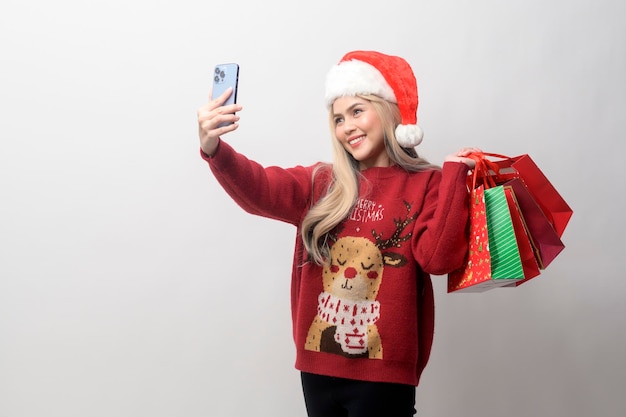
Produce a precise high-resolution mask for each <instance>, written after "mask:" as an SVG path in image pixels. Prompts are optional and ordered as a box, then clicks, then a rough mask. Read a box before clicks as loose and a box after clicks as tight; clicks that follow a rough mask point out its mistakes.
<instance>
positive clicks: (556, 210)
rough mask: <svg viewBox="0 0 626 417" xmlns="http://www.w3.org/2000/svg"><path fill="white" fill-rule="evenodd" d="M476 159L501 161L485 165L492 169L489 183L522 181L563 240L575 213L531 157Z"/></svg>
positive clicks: (494, 155) (496, 155)
mask: <svg viewBox="0 0 626 417" xmlns="http://www.w3.org/2000/svg"><path fill="white" fill-rule="evenodd" d="M476 155H478V156H482V157H483V158H484V157H486V156H488V157H494V158H499V160H496V161H489V160H487V162H485V163H486V164H487V165H488V167H489V168H490V171H489V172H488V173H487V176H490V177H491V178H489V181H491V182H495V183H496V184H503V183H505V182H506V181H509V180H511V179H513V178H519V179H520V180H521V181H522V182H523V183H524V185H525V186H526V188H527V189H528V191H529V192H530V194H531V195H532V196H533V198H534V199H535V201H536V202H537V204H538V205H539V207H540V208H541V210H542V211H543V213H544V215H545V216H546V218H547V219H548V221H549V222H550V224H551V225H552V227H553V228H554V230H555V231H556V234H557V235H558V236H559V237H561V236H563V232H564V231H565V228H566V227H567V224H568V222H569V220H570V218H571V217H572V214H573V213H574V212H573V210H572V208H571V207H570V206H569V205H568V204H567V202H566V201H565V199H563V197H562V196H561V195H560V194H559V192H558V191H557V190H556V188H555V187H554V185H552V183H551V182H550V181H549V180H548V178H547V177H546V176H545V174H544V173H543V172H542V171H541V169H539V167H538V166H537V164H535V162H534V161H533V160H532V158H531V157H530V156H529V155H528V154H523V155H519V156H515V157H508V156H504V155H499V154H493V153H487V152H483V153H477V154H476ZM484 159H486V158H484ZM479 183H480V181H479Z"/></svg>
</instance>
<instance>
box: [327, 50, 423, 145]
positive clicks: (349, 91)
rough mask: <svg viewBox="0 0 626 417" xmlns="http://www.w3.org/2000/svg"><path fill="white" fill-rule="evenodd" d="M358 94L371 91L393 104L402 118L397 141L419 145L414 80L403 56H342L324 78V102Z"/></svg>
mask: <svg viewBox="0 0 626 417" xmlns="http://www.w3.org/2000/svg"><path fill="white" fill-rule="evenodd" d="M357 94H373V95H376V96H379V97H381V98H383V99H385V100H387V101H390V102H392V103H396V104H397V105H398V108H399V109H400V116H401V118H402V121H401V122H400V124H399V125H398V126H397V127H396V140H397V141H398V143H399V144H400V146H403V147H405V148H412V147H415V146H417V145H419V144H420V142H421V141H422V138H423V137H424V132H423V131H422V129H421V128H420V127H419V126H418V125H417V104H418V98H417V81H416V80H415V75H413V70H412V69H411V66H410V65H409V64H408V63H407V62H406V61H405V60H404V59H403V58H400V57H398V56H392V55H385V54H382V53H380V52H375V51H352V52H348V53H347V54H346V55H344V57H343V58H341V61H339V63H338V64H337V65H335V66H334V67H332V68H331V69H330V71H329V72H328V75H327V77H326V96H325V99H326V105H327V106H328V107H330V106H332V104H333V102H334V101H335V99H337V98H338V97H343V96H354V95H357Z"/></svg>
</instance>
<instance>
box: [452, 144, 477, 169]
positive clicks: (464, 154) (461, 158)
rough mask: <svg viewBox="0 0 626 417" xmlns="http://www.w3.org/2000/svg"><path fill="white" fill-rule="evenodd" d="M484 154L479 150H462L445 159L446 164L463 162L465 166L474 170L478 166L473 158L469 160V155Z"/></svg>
mask: <svg viewBox="0 0 626 417" xmlns="http://www.w3.org/2000/svg"><path fill="white" fill-rule="evenodd" d="M475 152H482V150H480V149H479V148H461V149H459V150H458V151H457V152H455V153H453V154H450V155H448V156H446V158H445V159H444V161H445V162H463V163H464V164H465V165H467V166H469V167H470V169H473V168H474V167H475V166H476V161H474V160H473V159H472V158H468V155H470V154H472V153H475Z"/></svg>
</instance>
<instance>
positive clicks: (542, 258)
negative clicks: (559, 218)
mask: <svg viewBox="0 0 626 417" xmlns="http://www.w3.org/2000/svg"><path fill="white" fill-rule="evenodd" d="M504 186H505V187H510V188H511V189H512V190H513V192H514V193H515V199H516V201H517V205H518V207H519V209H520V212H521V215H522V218H523V220H524V223H525V225H526V228H527V230H528V234H529V236H530V241H531V244H532V246H533V248H534V250H535V255H536V258H537V262H538V263H539V267H540V269H546V268H547V266H548V265H550V263H551V262H552V261H553V260H554V259H555V258H556V257H557V256H558V255H559V254H560V253H561V251H562V250H563V249H564V248H565V245H564V244H563V242H562V241H561V238H560V237H559V235H558V234H557V232H556V230H555V229H554V228H553V227H552V224H551V223H550V221H549V220H548V218H547V217H546V216H545V214H544V212H543V210H541V207H539V205H538V204H537V202H536V200H535V199H534V198H533V196H532V195H531V194H530V192H529V190H528V189H527V187H526V186H525V184H524V183H523V182H522V180H521V179H519V178H514V179H512V180H509V181H507V182H505V183H504Z"/></svg>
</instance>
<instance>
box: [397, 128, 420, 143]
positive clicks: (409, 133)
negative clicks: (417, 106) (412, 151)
mask: <svg viewBox="0 0 626 417" xmlns="http://www.w3.org/2000/svg"><path fill="white" fill-rule="evenodd" d="M423 138H424V131H423V130H422V128H421V127H419V126H418V125H402V124H401V125H398V126H397V127H396V140H397V141H398V143H399V144H400V146H402V147H403V148H414V147H416V146H417V145H419V144H420V143H422V139H423Z"/></svg>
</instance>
